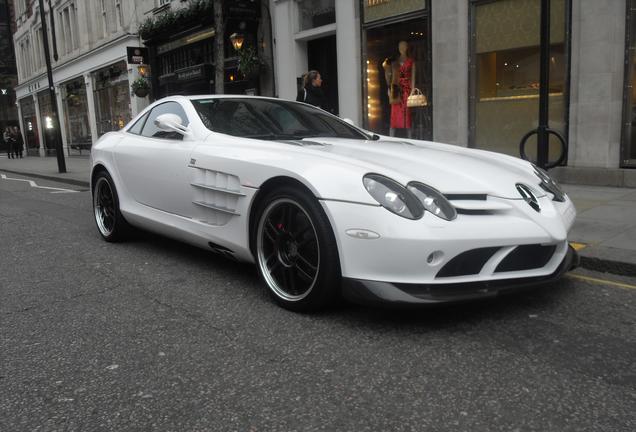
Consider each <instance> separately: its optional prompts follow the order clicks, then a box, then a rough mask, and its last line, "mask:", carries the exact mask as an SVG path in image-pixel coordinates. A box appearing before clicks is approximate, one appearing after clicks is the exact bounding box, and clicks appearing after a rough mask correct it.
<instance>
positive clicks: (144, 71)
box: [137, 65, 148, 78]
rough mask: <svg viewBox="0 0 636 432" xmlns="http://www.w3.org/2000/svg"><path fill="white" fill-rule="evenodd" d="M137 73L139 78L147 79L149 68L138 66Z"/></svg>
mask: <svg viewBox="0 0 636 432" xmlns="http://www.w3.org/2000/svg"><path fill="white" fill-rule="evenodd" d="M137 72H139V76H141V77H144V78H145V77H146V75H148V66H146V65H139V66H137Z"/></svg>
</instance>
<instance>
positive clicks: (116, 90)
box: [92, 62, 130, 136]
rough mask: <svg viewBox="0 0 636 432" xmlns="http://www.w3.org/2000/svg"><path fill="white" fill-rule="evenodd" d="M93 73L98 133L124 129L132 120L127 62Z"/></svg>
mask: <svg viewBox="0 0 636 432" xmlns="http://www.w3.org/2000/svg"><path fill="white" fill-rule="evenodd" d="M92 75H93V83H94V84H93V89H94V99H95V114H96V120H97V133H98V135H99V136H101V135H103V134H105V133H106V132H110V131H116V130H120V129H122V128H123V127H124V126H125V125H126V124H127V123H128V122H129V121H130V84H129V83H128V74H127V70H126V62H119V63H116V64H114V65H111V66H109V67H107V68H104V69H100V70H98V71H97V72H94V73H93V74H92Z"/></svg>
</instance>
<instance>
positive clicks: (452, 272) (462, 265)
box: [436, 247, 500, 278]
mask: <svg viewBox="0 0 636 432" xmlns="http://www.w3.org/2000/svg"><path fill="white" fill-rule="evenodd" d="M499 249H500V248H499V247H486V248H479V249H471V250H469V251H466V252H462V253H461V254H459V255H457V256H456V257H454V258H453V259H451V260H450V261H449V262H447V263H446V265H445V266H444V267H442V269H441V270H440V271H439V272H438V273H437V276H436V277H438V278H442V277H456V276H468V275H474V274H479V272H480V271H481V269H482V267H483V266H484V264H486V262H488V260H489V259H490V258H491V257H492V256H493V255H494V254H495V252H497V251H498V250H499Z"/></svg>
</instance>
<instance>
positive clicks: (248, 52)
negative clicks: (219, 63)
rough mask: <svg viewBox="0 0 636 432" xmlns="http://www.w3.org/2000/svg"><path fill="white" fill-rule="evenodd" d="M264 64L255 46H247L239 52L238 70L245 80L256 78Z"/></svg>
mask: <svg viewBox="0 0 636 432" xmlns="http://www.w3.org/2000/svg"><path fill="white" fill-rule="evenodd" d="M263 64H264V63H263V61H262V60H261V58H260V57H259V56H258V51H256V48H254V47H253V46H251V45H247V46H244V47H243V48H242V49H240V50H238V70H239V72H240V73H241V74H242V75H243V76H244V77H245V78H255V77H256V76H257V75H258V73H259V72H260V70H261V67H262V66H263Z"/></svg>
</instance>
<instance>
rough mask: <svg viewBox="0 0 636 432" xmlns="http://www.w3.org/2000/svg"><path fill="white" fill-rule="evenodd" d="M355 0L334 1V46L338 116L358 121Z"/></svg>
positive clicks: (359, 76) (359, 75) (358, 49)
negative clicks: (336, 66) (335, 49)
mask: <svg viewBox="0 0 636 432" xmlns="http://www.w3.org/2000/svg"><path fill="white" fill-rule="evenodd" d="M357 3H358V2H357V1H355V0H338V1H336V46H337V51H338V52H337V59H338V95H339V96H338V98H339V100H338V105H339V108H340V113H339V114H340V117H342V118H349V119H351V120H353V121H354V122H355V123H356V124H357V125H362V106H361V104H362V87H361V83H362V73H361V67H362V66H361V59H360V53H361V47H360V14H359V13H356V8H357V7H356V6H357Z"/></svg>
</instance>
